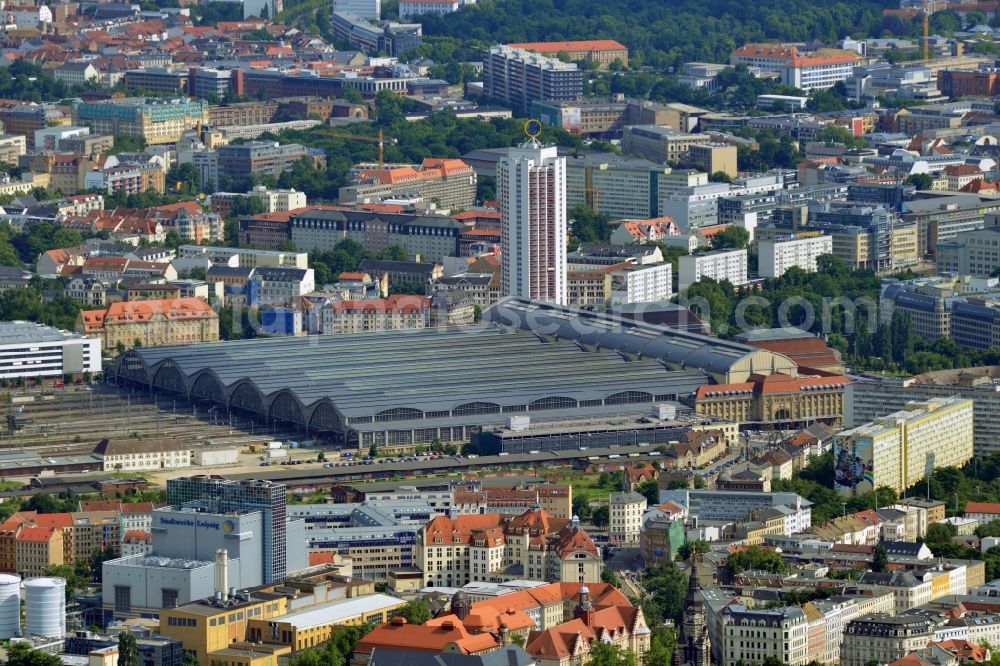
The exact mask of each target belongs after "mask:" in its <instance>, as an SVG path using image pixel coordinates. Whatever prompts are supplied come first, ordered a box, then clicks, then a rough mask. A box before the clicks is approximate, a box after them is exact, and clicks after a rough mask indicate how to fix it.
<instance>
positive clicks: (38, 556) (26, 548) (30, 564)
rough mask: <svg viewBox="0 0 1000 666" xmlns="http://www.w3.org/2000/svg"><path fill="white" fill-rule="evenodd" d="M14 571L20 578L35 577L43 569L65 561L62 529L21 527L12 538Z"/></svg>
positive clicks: (42, 573)
mask: <svg viewBox="0 0 1000 666" xmlns="http://www.w3.org/2000/svg"><path fill="white" fill-rule="evenodd" d="M14 544H15V545H14V548H15V555H14V557H15V562H16V565H15V567H16V569H15V572H16V573H17V574H19V575H20V576H21V577H22V578H37V577H39V576H42V575H44V573H45V569H46V568H48V567H50V566H56V565H59V564H64V563H65V561H66V560H65V558H64V544H63V532H62V530H60V529H58V528H54V527H22V528H21V529H20V530H19V531H18V533H17V536H16V537H15V538H14Z"/></svg>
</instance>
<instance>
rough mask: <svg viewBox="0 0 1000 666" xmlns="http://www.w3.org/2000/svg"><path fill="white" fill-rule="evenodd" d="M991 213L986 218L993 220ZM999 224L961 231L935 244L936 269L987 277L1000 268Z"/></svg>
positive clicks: (988, 220)
mask: <svg viewBox="0 0 1000 666" xmlns="http://www.w3.org/2000/svg"><path fill="white" fill-rule="evenodd" d="M994 215H995V214H993V213H990V214H988V215H987V222H988V223H989V222H992V221H994V219H995V218H994ZM998 240H1000V226H990V225H989V224H988V225H987V226H986V227H985V228H984V229H976V230H973V231H963V232H961V233H958V234H955V237H954V238H952V240H951V241H949V242H944V243H941V242H939V243H938V245H937V253H936V254H935V255H934V259H935V261H937V266H938V272H942V273H955V274H957V275H972V276H982V277H988V276H990V275H993V273H995V272H996V270H997V269H998V268H1000V244H998V243H997V241H998Z"/></svg>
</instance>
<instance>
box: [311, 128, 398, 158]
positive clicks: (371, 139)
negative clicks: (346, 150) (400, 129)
mask: <svg viewBox="0 0 1000 666" xmlns="http://www.w3.org/2000/svg"><path fill="white" fill-rule="evenodd" d="M323 134H324V135H325V136H332V137H333V138H335V139H345V140H347V141H365V142H367V143H375V144H378V163H379V165H383V164H385V142H386V141H387V139H386V138H385V136H384V135H383V133H382V130H379V131H378V136H377V137H375V136H365V135H363V134H341V133H340V132H323ZM388 141H389V143H392V144H395V143H397V141H396V139H388Z"/></svg>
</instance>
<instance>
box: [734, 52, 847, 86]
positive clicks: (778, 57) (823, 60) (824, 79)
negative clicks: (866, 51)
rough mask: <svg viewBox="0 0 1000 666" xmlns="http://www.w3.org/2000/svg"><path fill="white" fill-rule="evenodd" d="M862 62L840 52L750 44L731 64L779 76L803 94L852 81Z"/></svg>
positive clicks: (783, 81) (736, 53)
mask: <svg viewBox="0 0 1000 666" xmlns="http://www.w3.org/2000/svg"><path fill="white" fill-rule="evenodd" d="M859 60H860V58H859V56H858V54H857V53H855V52H853V51H843V50H840V49H820V50H819V51H816V52H815V53H800V52H799V50H798V47H795V46H786V45H783V44H747V45H745V46H742V47H740V48H739V49H737V50H735V51H733V53H732V55H731V56H730V59H729V62H730V64H732V65H740V64H742V65H746V66H747V67H749V68H751V69H759V70H760V71H762V72H777V73H778V74H780V75H781V82H782V83H784V84H785V85H789V86H793V87H795V88H798V89H799V90H803V91H805V92H810V91H812V90H825V89H827V88H832V87H833V86H834V85H836V84H837V83H838V82H840V81H846V80H847V79H848V78H850V77H851V75H852V74H853V71H854V66H855V65H857V64H858V61H859Z"/></svg>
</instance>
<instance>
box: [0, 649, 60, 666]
mask: <svg viewBox="0 0 1000 666" xmlns="http://www.w3.org/2000/svg"><path fill="white" fill-rule="evenodd" d="M6 650H7V665H8V666H61V664H62V660H61V659H59V657H57V656H56V655H54V654H49V653H48V652H43V651H41V650H34V649H32V647H31V645H30V644H28V643H11V644H9V645H7V646H6Z"/></svg>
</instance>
